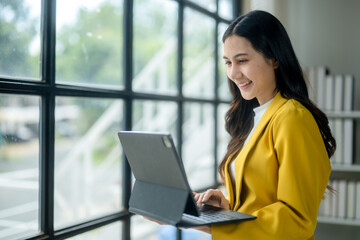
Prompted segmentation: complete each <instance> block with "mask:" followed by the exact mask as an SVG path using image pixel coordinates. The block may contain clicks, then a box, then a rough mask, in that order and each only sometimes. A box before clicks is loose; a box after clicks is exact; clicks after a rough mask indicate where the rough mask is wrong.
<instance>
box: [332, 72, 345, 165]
mask: <svg viewBox="0 0 360 240" xmlns="http://www.w3.org/2000/svg"><path fill="white" fill-rule="evenodd" d="M334 86H335V91H334V109H333V110H334V111H336V112H340V111H342V110H343V100H344V90H343V89H344V79H343V77H342V76H341V75H336V76H335V83H334ZM333 121H334V126H333V134H334V137H335V140H336V144H337V146H336V151H335V153H334V163H336V164H342V163H343V156H344V151H343V135H344V134H343V133H344V120H343V119H341V118H336V119H333Z"/></svg>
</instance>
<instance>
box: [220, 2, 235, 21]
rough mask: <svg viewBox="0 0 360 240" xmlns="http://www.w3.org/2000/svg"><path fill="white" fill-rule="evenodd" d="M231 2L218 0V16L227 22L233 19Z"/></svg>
mask: <svg viewBox="0 0 360 240" xmlns="http://www.w3.org/2000/svg"><path fill="white" fill-rule="evenodd" d="M232 2H233V0H219V16H220V17H222V18H225V19H228V20H231V19H233V12H232V10H233V5H232Z"/></svg>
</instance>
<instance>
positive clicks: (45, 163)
mask: <svg viewBox="0 0 360 240" xmlns="http://www.w3.org/2000/svg"><path fill="white" fill-rule="evenodd" d="M164 1H173V2H176V3H177V4H178V25H177V28H178V29H177V35H178V43H177V44H178V46H177V49H178V55H177V76H176V79H177V87H178V94H177V95H175V96H171V95H169V96H168V95H158V94H150V93H140V92H134V91H133V90H132V79H133V2H134V1H133V0H124V1H123V3H124V4H123V6H124V9H123V11H124V15H123V16H124V19H123V35H124V37H123V39H124V40H123V46H122V48H123V56H122V57H123V61H122V64H123V66H122V67H123V76H122V77H123V81H124V89H123V90H116V89H104V88H93V87H86V86H74V85H66V84H57V83H56V82H55V57H56V56H55V44H56V0H42V4H41V6H42V7H41V49H42V51H41V67H40V70H41V79H40V81H30V80H27V79H21V78H17V79H14V78H11V77H9V78H5V77H0V93H8V94H20V95H35V96H39V97H40V98H41V104H40V110H41V111H40V159H39V161H40V164H39V168H40V169H39V176H40V178H39V181H40V185H39V186H40V197H39V201H40V207H39V208H40V214H39V227H40V234H37V235H36V236H32V237H28V238H25V239H28V240H33V239H34V240H35V239H65V238H68V237H72V236H75V235H78V234H81V233H85V232H88V231H91V230H93V229H96V228H99V227H102V226H105V225H108V224H110V223H114V222H117V221H120V222H122V239H131V233H130V226H131V216H132V214H130V213H129V212H127V211H126V210H124V211H121V212H116V213H113V214H110V215H106V216H103V217H100V218H95V219H90V220H88V221H84V222H81V223H79V224H76V225H73V226H70V227H67V228H63V229H59V230H54V167H55V164H54V148H55V146H54V131H55V113H54V109H55V98H56V97H57V96H76V97H89V98H104V99H105V98H109V99H122V100H123V101H124V116H125V119H124V126H123V129H126V130H131V129H132V105H133V102H134V101H135V100H157V101H172V102H176V103H177V105H178V119H179V121H178V123H177V142H178V143H181V142H182V129H181V128H182V119H183V105H184V104H185V103H189V102H192V103H210V104H211V105H212V106H214V109H215V111H214V116H213V117H214V121H215V124H214V138H215V139H214V145H215V146H214V153H213V154H214V156H215V158H214V159H215V161H214V166H215V168H214V169H215V171H214V175H213V176H214V179H215V182H216V183H218V182H219V179H218V174H217V171H216V169H217V161H216V156H217V148H216V141H215V140H216V139H217V137H218V135H217V129H218V128H219V127H222V126H218V122H217V119H218V118H217V108H218V106H219V104H224V103H228V102H226V101H225V100H221V99H219V97H218V93H217V88H218V82H219V71H218V68H217V67H216V68H215V70H214V71H215V72H214V74H215V87H214V98H212V99H203V98H190V97H185V96H183V93H182V79H183V73H182V69H183V66H182V59H183V28H184V25H183V20H184V9H185V8H191V9H193V10H195V11H198V12H200V13H202V14H204V15H206V16H207V17H209V18H212V19H214V20H215V21H216V27H215V31H214V42H215V44H214V46H215V54H214V61H215V63H216V66H217V63H218V58H219V56H218V25H219V23H229V20H228V19H224V18H222V17H220V16H219V15H218V13H217V12H218V8H219V7H218V6H219V4H218V3H219V0H216V9H217V10H216V12H215V13H214V12H211V11H209V10H207V9H205V8H203V7H201V6H200V5H197V4H196V1H189V0H164ZM232 5H233V16H231V17H232V18H233V17H235V16H237V15H238V14H239V13H240V10H241V9H240V6H241V1H239V0H232ZM178 148H179V149H178V150H179V153H181V144H179V146H178ZM121 174H122V176H121V177H122V184H123V185H122V189H123V198H122V202H123V206H124V209H127V207H128V204H127V203H128V200H129V198H130V192H131V170H130V167H129V165H128V163H127V161H123V165H122V169H121ZM209 187H216V186H209ZM177 239H181V231H180V230H179V231H178V232H177Z"/></svg>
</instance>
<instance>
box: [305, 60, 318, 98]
mask: <svg viewBox="0 0 360 240" xmlns="http://www.w3.org/2000/svg"><path fill="white" fill-rule="evenodd" d="M306 73H307V78H308V91H309V98H310V100H311V101H312V102H314V103H316V102H317V99H316V95H317V94H316V92H317V84H316V83H317V82H316V69H315V68H314V67H310V68H308V69H307V70H306Z"/></svg>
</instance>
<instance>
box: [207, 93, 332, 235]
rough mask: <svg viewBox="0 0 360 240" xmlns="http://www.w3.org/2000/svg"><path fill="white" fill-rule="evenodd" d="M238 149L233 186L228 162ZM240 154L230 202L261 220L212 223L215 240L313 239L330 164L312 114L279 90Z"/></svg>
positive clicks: (229, 198)
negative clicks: (233, 163)
mask: <svg viewBox="0 0 360 240" xmlns="http://www.w3.org/2000/svg"><path fill="white" fill-rule="evenodd" d="M235 154H237V156H236V158H235V160H234V161H235V175H236V176H235V189H234V187H233V186H232V183H231V180H230V175H229V168H228V167H229V162H230V160H231V159H232V157H233V156H235ZM235 154H233V156H230V157H229V159H228V160H227V162H226V165H225V184H226V187H227V191H228V200H229V202H230V207H231V209H233V210H235V211H239V212H244V213H249V214H252V215H255V216H257V219H256V220H252V221H244V222H239V223H231V224H223V225H213V226H212V227H211V232H212V238H213V240H226V239H242V240H244V239H245V240H282V239H284V240H291V239H299V240H300V239H301V240H307V239H314V231H315V227H316V222H317V213H318V208H319V205H320V201H321V199H322V197H323V194H324V192H325V189H326V186H327V184H328V180H329V176H330V172H331V166H330V161H329V158H328V155H327V152H326V149H325V145H324V142H323V140H322V137H321V134H320V131H319V128H318V126H317V124H316V122H315V119H314V118H313V116H312V114H311V113H310V112H309V111H308V110H307V109H306V108H305V107H304V106H303V105H301V104H300V103H299V102H298V101H296V100H293V99H291V100H287V99H284V98H283V97H282V96H281V94H280V93H278V94H277V95H276V96H275V97H274V99H273V101H272V102H271V104H270V105H269V107H268V109H267V110H266V112H265V113H264V115H263V117H262V118H261V120H260V122H259V124H258V125H257V127H256V128H255V130H254V132H253V134H252V135H251V137H250V139H249V141H248V142H247V144H246V145H245V146H244V147H243V149H242V150H241V151H240V152H238V153H235Z"/></svg>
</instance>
